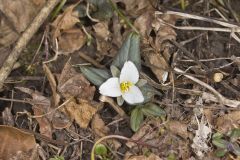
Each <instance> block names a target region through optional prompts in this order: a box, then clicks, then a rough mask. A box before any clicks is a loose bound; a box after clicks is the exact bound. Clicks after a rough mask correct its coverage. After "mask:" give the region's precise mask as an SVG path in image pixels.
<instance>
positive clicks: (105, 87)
mask: <svg viewBox="0 0 240 160" xmlns="http://www.w3.org/2000/svg"><path fill="white" fill-rule="evenodd" d="M99 92H100V93H101V94H102V95H104V96H108V97H118V96H121V95H122V93H121V90H120V84H119V79H118V78H116V77H113V78H109V79H108V80H107V81H106V82H104V83H103V84H102V85H101V86H100V87H99Z"/></svg>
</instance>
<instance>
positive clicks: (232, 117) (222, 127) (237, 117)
mask: <svg viewBox="0 0 240 160" xmlns="http://www.w3.org/2000/svg"><path fill="white" fill-rule="evenodd" d="M239 127H240V111H233V112H231V113H228V114H225V115H223V116H221V117H218V118H217V119H216V128H217V130H218V131H219V132H221V133H223V134H225V133H227V132H228V131H230V130H232V129H233V128H239Z"/></svg>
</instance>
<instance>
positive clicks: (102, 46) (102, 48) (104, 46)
mask: <svg viewBox="0 0 240 160" xmlns="http://www.w3.org/2000/svg"><path fill="white" fill-rule="evenodd" d="M96 42H97V50H98V51H99V52H100V53H101V55H109V53H108V51H109V50H110V49H111V47H112V46H111V43H109V42H107V41H104V40H100V39H96Z"/></svg>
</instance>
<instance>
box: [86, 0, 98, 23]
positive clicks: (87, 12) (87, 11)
mask: <svg viewBox="0 0 240 160" xmlns="http://www.w3.org/2000/svg"><path fill="white" fill-rule="evenodd" d="M86 15H87V17H88V18H89V19H90V20H91V21H93V22H97V23H98V22H99V20H98V19H95V18H93V17H91V16H90V14H89V2H87V9H86Z"/></svg>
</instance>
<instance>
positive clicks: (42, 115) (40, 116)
mask: <svg viewBox="0 0 240 160" xmlns="http://www.w3.org/2000/svg"><path fill="white" fill-rule="evenodd" d="M71 100H73V97H71V98H69V99H67V100H66V101H65V102H63V103H62V104H61V105H60V106H58V107H56V108H54V109H53V110H51V111H49V112H47V113H45V114H41V115H37V116H31V118H42V117H44V116H47V115H49V114H51V113H53V112H55V111H56V110H58V109H60V108H61V107H63V106H65V105H66V104H68V103H69V102H70V101H71Z"/></svg>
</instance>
